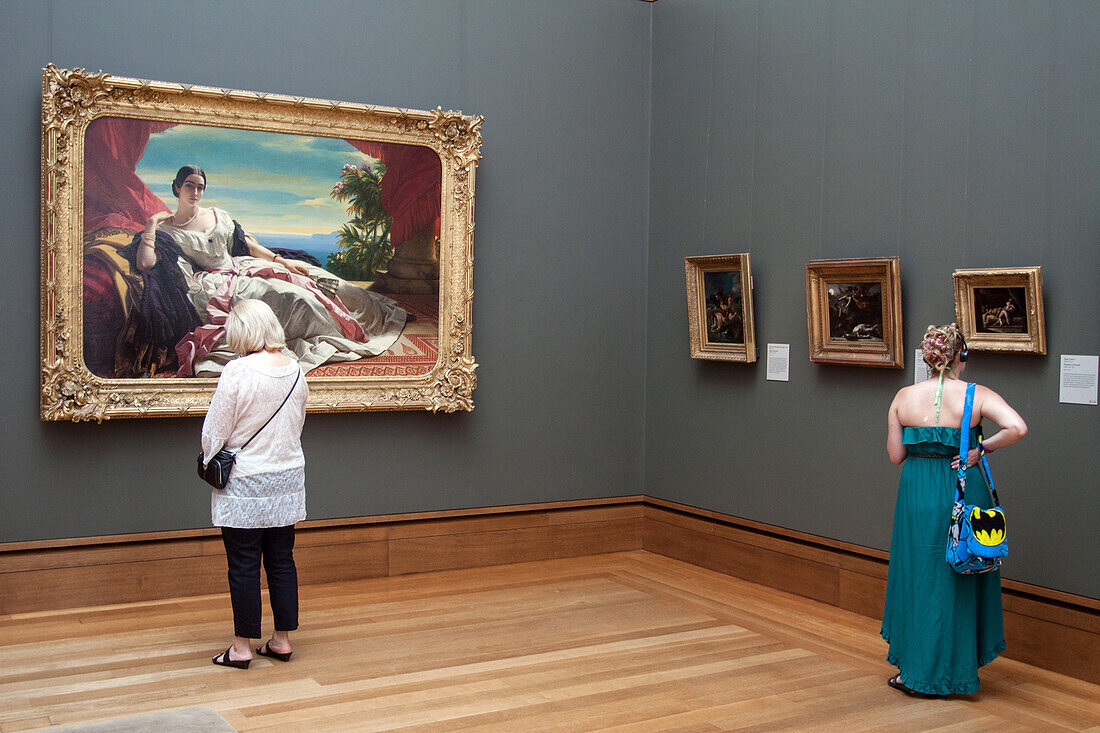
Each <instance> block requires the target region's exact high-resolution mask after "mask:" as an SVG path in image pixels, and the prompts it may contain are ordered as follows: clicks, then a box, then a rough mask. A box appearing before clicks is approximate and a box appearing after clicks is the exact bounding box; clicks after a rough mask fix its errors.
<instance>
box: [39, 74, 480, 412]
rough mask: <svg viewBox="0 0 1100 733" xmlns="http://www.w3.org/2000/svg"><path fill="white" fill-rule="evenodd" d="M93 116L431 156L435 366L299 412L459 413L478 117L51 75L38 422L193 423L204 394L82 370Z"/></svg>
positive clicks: (207, 387) (179, 384)
mask: <svg viewBox="0 0 1100 733" xmlns="http://www.w3.org/2000/svg"><path fill="white" fill-rule="evenodd" d="M103 116H114V117H133V118H139V119H146V120H161V121H169V122H181V123H191V124H208V125H209V124H217V125H218V126H224V127H232V128H240V129H251V130H266V131H273V132H285V133H299V134H306V133H308V134H312V135H318V136H330V137H337V136H342V137H352V138H360V139H363V138H366V139H371V140H379V141H384V142H395V143H404V144H412V145H421V146H426V147H429V148H431V149H432V150H434V151H435V152H436V153H437V154H438V155H439V157H440V159H441V161H442V163H443V166H442V168H443V177H442V204H441V212H440V245H439V259H440V281H439V315H440V317H439V355H440V356H439V360H438V361H437V362H436V365H435V367H434V368H433V369H432V370H431V371H429V372H428V373H426V374H424V375H422V376H419V377H317V378H310V380H309V382H310V397H309V406H308V409H309V410H310V411H311V412H361V411H370V410H413V409H424V410H431V411H433V412H435V411H439V410H443V411H446V412H453V411H456V410H472V409H473V406H474V405H473V396H472V393H473V390H474V388H475V386H476V384H477V378H476V376H475V375H474V370H475V369H476V368H477V363H476V362H475V361H474V359H473V357H472V355H471V353H470V341H471V308H472V299H473V285H472V276H473V228H474V221H473V214H474V174H475V171H476V168H477V164H478V161H479V160H480V159H481V125H482V121H483V120H482V118H481V117H478V116H469V115H463V114H462V113H461V112H443V111H442V109H440V108H437V109H436V110H434V111H431V112H421V111H415V110H402V109H393V108H388V107H373V106H368V105H364V104H351V103H345V102H331V101H325V100H319V99H310V98H305V97H289V96H281V95H276V94H259V93H256V92H246V91H236V90H228V89H215V88H212V87H201V86H191V85H185V84H171V83H165V82H157V81H147V80H141V79H129V78H124V77H116V76H110V75H107V74H104V73H103V72H97V73H89V72H87V71H85V70H84V69H72V70H69V69H59V68H57V67H56V66H54V65H53V64H51V65H49V66H48V67H46V68H45V69H43V72H42V274H41V298H42V330H41V364H42V383H41V388H42V392H41V413H42V419H43V420H73V421H80V420H96V421H102V420H104V419H108V418H112V417H163V416H177V415H201V414H204V413H205V412H206V408H207V406H208V404H209V402H210V397H211V395H212V394H213V389H214V386H215V384H216V380H214V379H198V378H195V379H186V380H184V379H161V378H150V379H109V378H104V377H99V376H96V375H94V374H93V373H92V372H90V371H89V370H88V368H87V367H86V366H85V363H84V357H83V338H82V334H83V297H82V293H83V291H82V277H83V257H82V246H83V242H82V238H83V235H82V233H83V231H84V228H83V205H82V204H83V200H84V190H83V189H84V183H83V181H84V132H85V130H86V128H87V127H88V124H89V123H90V122H92V120H94V119H96V118H98V117H103Z"/></svg>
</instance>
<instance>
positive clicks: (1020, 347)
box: [952, 267, 1047, 354]
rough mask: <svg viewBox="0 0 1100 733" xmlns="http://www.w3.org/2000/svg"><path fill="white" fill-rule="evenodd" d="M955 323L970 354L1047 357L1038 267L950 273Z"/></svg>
mask: <svg viewBox="0 0 1100 733" xmlns="http://www.w3.org/2000/svg"><path fill="white" fill-rule="evenodd" d="M952 278H953V279H954V281H955V318H956V320H957V321H958V324H959V328H960V329H961V330H962V332H963V336H964V337H965V338H966V345H967V346H968V347H970V348H971V349H974V350H975V351H1002V352H1009V353H1017V354H1045V353H1047V340H1046V328H1045V327H1044V324H1043V273H1042V268H1041V267H1010V268H993V269H985V270H955V273H954V274H953V275H952Z"/></svg>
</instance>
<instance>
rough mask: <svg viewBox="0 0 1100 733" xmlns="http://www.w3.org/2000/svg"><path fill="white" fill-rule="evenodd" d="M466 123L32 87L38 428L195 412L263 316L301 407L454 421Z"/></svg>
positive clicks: (234, 96) (465, 311) (148, 92)
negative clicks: (295, 378)
mask: <svg viewBox="0 0 1100 733" xmlns="http://www.w3.org/2000/svg"><path fill="white" fill-rule="evenodd" d="M481 122H482V120H481V118H480V117H473V116H466V115H463V114H461V113H456V112H443V111H442V110H441V109H437V110H435V111H434V112H419V111H412V110H398V109H390V108H383V107H371V106H366V105H361V104H349V103H340V102H329V101H323V100H316V99H308V98H300V97H285V96H278V95H270V94H257V93H253V92H241V91H231V90H224V89H213V88H206V87H196V86H185V85H180V84H170V83H163V82H152V81H144V80H138V79H128V78H121V77H114V76H109V75H106V74H103V73H102V72H100V73H94V74H92V73H87V72H85V71H84V70H82V69H76V70H65V69H58V68H56V67H54V66H52V65H51V66H49V67H47V68H46V69H45V70H44V71H43V77H42V353H41V357H42V418H43V419H46V420H103V419H107V418H111V417H152V416H169V415H197V414H202V413H204V412H205V410H206V407H207V405H208V403H209V400H210V396H211V394H212V393H213V388H214V386H215V384H216V381H217V376H218V374H219V373H220V371H221V369H222V367H223V366H224V364H225V363H226V362H227V361H228V360H229V359H231V358H233V354H232V353H231V352H230V351H229V350H228V348H227V346H226V344H225V337H224V322H225V317H226V315H227V313H228V310H229V309H230V308H231V306H232V304H233V303H234V302H236V300H239V299H241V298H257V299H260V300H263V301H265V302H267V303H268V305H270V306H271V307H272V309H273V310H274V311H275V313H276V315H277V316H278V317H279V319H280V321H281V322H282V324H283V327H284V329H285V331H286V335H287V348H288V349H289V350H290V351H292V352H293V353H294V355H295V356H296V357H297V358H298V360H299V361H300V362H301V363H302V365H303V368H304V369H305V371H306V373H307V377H308V379H309V384H310V402H309V409H310V410H311V411H314V412H334V411H368V410H402V409H416V410H420V409H427V410H432V411H438V410H443V411H448V412H450V411H455V410H471V409H473V398H472V392H473V389H474V387H475V386H476V377H475V375H474V370H475V369H476V367H477V364H476V363H475V361H474V359H473V357H472V355H471V349H470V337H471V318H470V315H471V300H472V295H473V290H472V268H473V256H472V251H473V250H472V244H473V207H474V206H473V204H474V174H475V170H476V167H477V164H478V161H479V159H480V150H481V133H480V127H481Z"/></svg>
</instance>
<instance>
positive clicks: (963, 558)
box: [947, 384, 1008, 574]
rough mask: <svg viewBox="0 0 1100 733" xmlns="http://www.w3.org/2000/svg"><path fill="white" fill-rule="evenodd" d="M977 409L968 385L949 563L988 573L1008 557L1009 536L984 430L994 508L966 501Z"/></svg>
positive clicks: (958, 569)
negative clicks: (968, 460) (972, 427)
mask: <svg viewBox="0 0 1100 733" xmlns="http://www.w3.org/2000/svg"><path fill="white" fill-rule="evenodd" d="M973 408H974V385H973V384H968V385H966V401H965V402H964V404H963V418H962V427H961V429H960V430H959V433H960V438H959V475H958V483H957V485H956V487H955V506H954V507H953V508H952V509H951V527H950V529H949V530H948V535H947V562H948V564H949V565H950V566H951V568H952V569H953V570H954V571H955V572H958V573H965V574H971V573H988V572H989V571H990V570H996V569H997V568H999V567H1000V566H1001V558H1002V557H1007V556H1008V536H1007V529H1006V527H1005V513H1004V510H1003V509H1001V500H1000V499H999V498H997V489H996V487H995V486H994V485H993V475H992V474H991V473H990V472H989V461H988V460H986V457H985V450H984V449H983V448H982V438H981V429H980V428H979V431H978V452H979V455H980V457H981V467H982V473H983V474H984V475H985V480H986V484H987V485H988V487H989V494H990V496H991V497H992V498H993V507H992V508H991V509H982V508H981V507H979V506H976V505H974V504H967V503H965V499H964V497H965V495H966V454H967V453H968V452H969V451H970V416H971V414H972V412H973Z"/></svg>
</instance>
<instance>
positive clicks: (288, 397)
mask: <svg viewBox="0 0 1100 733" xmlns="http://www.w3.org/2000/svg"><path fill="white" fill-rule="evenodd" d="M301 376H302V369H301V367H299V368H298V374H297V375H295V377H294V384H292V385H290V391H289V392H287V393H286V397H284V398H283V401H282V402H281V403H279V406H278V407H276V408H275V412H273V413H271V417H269V418H268V419H267V422H265V423H264V424H263V425H261V426H260V429H259V430H257V431H256V432H254V433H252V438H255V437H256V436H257V435H259V434H260V432H261V431H262V430H263V429H264V428H266V427H267V423H268V422H271V421H272V420H274V419H275V416H276V415H278V414H279V410H281V409H283V405H285V404H286V401H287V400H289V399H290V396H291V395H292V394H294V388H295V387H297V386H298V378H299V377H301ZM252 438H249V439H248V440H246V441H245V442H244V445H242V446H241V447H240V448H238V449H237V452H238V453H240V452H241V451H242V450H244V447H245V445H248V444H249V443H251V442H252Z"/></svg>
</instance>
